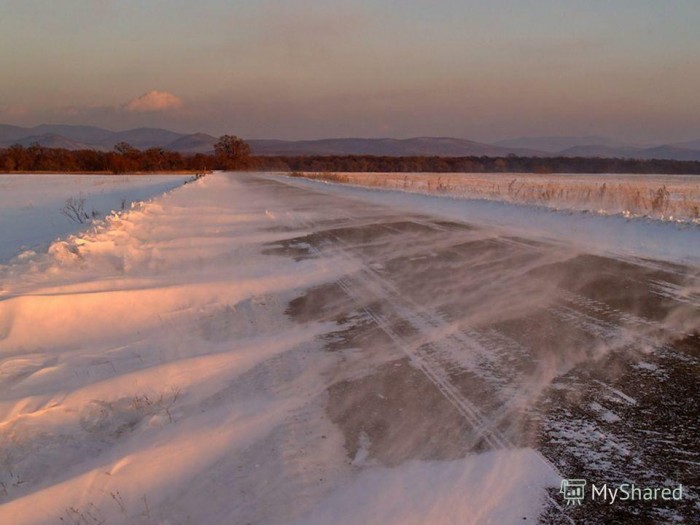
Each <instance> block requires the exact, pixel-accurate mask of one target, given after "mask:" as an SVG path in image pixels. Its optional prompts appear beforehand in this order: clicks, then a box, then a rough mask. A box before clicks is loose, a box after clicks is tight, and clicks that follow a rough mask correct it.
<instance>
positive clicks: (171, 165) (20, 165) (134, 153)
mask: <svg viewBox="0 0 700 525" xmlns="http://www.w3.org/2000/svg"><path fill="white" fill-rule="evenodd" d="M253 168H254V166H253V163H252V157H251V151H250V146H249V145H248V144H247V143H246V142H244V141H243V140H241V139H240V138H238V137H235V136H231V135H224V136H223V137H221V138H220V139H219V142H217V144H216V145H215V146H214V153H213V154H204V153H197V154H193V155H183V154H182V153H178V152H176V151H169V150H166V149H163V148H148V149H145V150H139V149H137V148H134V147H133V146H131V145H130V144H127V143H126V142H120V143H119V144H117V145H116V146H115V147H114V150H113V151H95V150H79V151H71V150H67V149H61V148H47V147H44V146H40V145H39V144H33V145H31V146H29V147H24V146H19V145H17V146H10V147H9V148H6V149H0V172H12V171H49V172H51V171H67V172H93V171H94V172H108V173H130V172H140V171H150V172H159V171H196V172H202V171H210V170H214V169H223V170H240V169H253Z"/></svg>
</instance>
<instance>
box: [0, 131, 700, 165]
mask: <svg viewBox="0 0 700 525" xmlns="http://www.w3.org/2000/svg"><path fill="white" fill-rule="evenodd" d="M215 169H223V170H261V171H317V172H363V171H374V172H437V173H460V172H476V173H492V172H513V173H517V172H520V173H660V174H700V162H696V161H677V160H659V159H653V160H635V159H601V158H584V157H575V158H570V157H552V158H540V157H517V156H514V155H510V156H508V157H377V156H370V155H347V156H294V157H255V156H253V155H252V154H251V149H250V146H249V145H248V144H246V143H245V142H244V141H243V140H241V139H240V138H238V137H235V136H231V135H224V136H223V137H221V138H220V140H219V142H217V144H216V145H215V146H214V152H213V153H211V154H204V153H197V154H189V155H186V154H182V153H178V152H174V151H168V150H165V149H163V148H149V149H146V150H139V149H136V148H134V147H132V146H130V145H129V144H126V143H120V144H117V145H116V146H115V148H114V150H113V151H106V152H104V151H94V150H80V151H69V150H66V149H55V148H46V147H43V146H39V145H38V144H34V145H32V146H29V147H26V148H25V147H23V146H11V147H9V148H7V149H0V172H13V171H49V172H50V171H57V172H106V173H130V172H143V171H145V172H159V171H166V172H167V171H194V172H204V171H210V170H215Z"/></svg>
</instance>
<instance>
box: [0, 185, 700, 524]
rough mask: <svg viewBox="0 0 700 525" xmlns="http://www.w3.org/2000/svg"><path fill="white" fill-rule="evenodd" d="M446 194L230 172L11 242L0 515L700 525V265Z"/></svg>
mask: <svg viewBox="0 0 700 525" xmlns="http://www.w3.org/2000/svg"><path fill="white" fill-rule="evenodd" d="M437 212H439V210H436V213H417V212H415V211H410V210H406V209H405V208H400V207H397V206H394V205H391V204H390V203H387V204H385V205H382V204H379V203H377V202H376V201H374V202H373V201H368V200H366V199H362V198H361V196H358V195H357V194H343V193H342V192H338V191H335V190H334V191H328V190H327V188H324V187H323V185H319V186H317V187H313V186H310V185H309V183H300V182H298V181H295V180H293V179H286V178H280V177H270V176H265V175H248V174H239V175H227V174H221V175H212V176H209V177H207V178H205V179H203V180H200V181H198V182H197V183H194V184H192V185H188V187H186V188H183V189H181V190H178V191H177V192H174V193H173V194H171V195H168V196H166V197H164V198H162V199H159V200H158V201H156V202H154V203H152V204H149V205H146V206H145V207H143V208H142V209H137V210H133V211H131V212H129V213H128V214H126V215H125V216H123V217H122V218H121V219H119V220H118V221H117V220H115V221H113V222H112V223H111V224H110V225H109V226H108V227H106V228H105V229H103V230H102V231H100V232H97V233H93V234H90V235H89V236H87V237H84V238H82V239H78V240H74V241H72V242H69V243H65V244H61V245H55V246H54V247H53V249H52V251H51V253H50V255H47V256H46V257H44V258H37V259H36V260H32V261H29V262H27V263H23V264H18V265H14V266H12V267H6V268H4V269H3V272H2V274H1V275H0V277H1V281H0V282H2V285H3V287H2V288H0V291H1V293H2V295H0V421H2V423H0V436H1V437H2V441H0V443H2V445H0V446H1V447H2V448H0V482H2V484H0V503H4V504H2V505H0V522H12V523H87V524H96V523H173V524H179V523H202V522H207V523H292V522H294V523H319V524H320V523H329V522H333V523H382V524H384V523H402V524H404V523H416V524H417V523H474V524H477V523H499V524H501V523H515V522H518V523H522V522H537V521H538V520H539V521H541V522H542V523H571V522H572V521H573V522H575V523H584V524H585V523H590V524H597V523H623V522H624V523H633V524H635V523H636V524H646V523H666V522H671V523H673V522H677V523H683V522H685V523H692V522H693V520H695V519H696V517H697V516H698V514H699V513H700V500H699V496H700V399H698V396H697V378H698V376H699V375H700V335H699V330H700V275H699V270H698V267H696V266H692V265H683V264H678V263H673V262H670V261H668V260H666V261H661V260H653V259H648V258H647V259H645V258H640V257H631V256H629V255H625V256H622V255H620V256H614V255H612V254H608V255H601V254H600V253H592V251H591V250H588V249H586V248H585V247H582V246H581V245H579V244H577V243H576V239H575V238H574V234H573V233H572V236H571V238H570V239H569V240H568V242H562V240H561V239H559V240H556V241H554V240H546V239H545V238H544V236H534V235H533V236H523V235H520V234H515V233H513V232H514V231H515V230H509V229H508V228H505V227H499V228H498V229H496V228H493V227H490V226H489V225H485V224H482V223H479V224H475V223H471V224H470V223H465V222H462V221H455V220H449V219H446V218H445V217H442V216H441V215H440V214H439V213H437ZM689 238H692V237H689ZM39 326H40V327H42V329H41V330H37V328H36V327H39ZM561 477H565V478H584V479H587V480H589V482H594V483H601V484H602V483H606V482H607V483H608V484H610V485H614V484H617V483H620V482H625V481H627V482H634V483H635V484H637V485H640V486H677V484H679V483H682V484H683V486H684V490H685V493H684V499H683V500H682V501H680V502H679V501H671V502H659V501H655V502H641V503H639V502H635V503H631V502H618V503H616V504H615V505H608V504H604V503H597V502H590V501H587V502H585V503H584V505H582V506H580V507H578V506H577V507H566V506H565V505H564V502H563V500H562V499H561V497H560V495H559V494H558V483H559V481H560V479H561ZM3 488H4V490H3Z"/></svg>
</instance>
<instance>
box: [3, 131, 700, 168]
mask: <svg viewBox="0 0 700 525" xmlns="http://www.w3.org/2000/svg"><path fill="white" fill-rule="evenodd" d="M217 141H218V138H217V137H213V136H211V135H207V134H206V133H192V134H186V133H177V132H174V131H170V130H167V129H159V128H138V129H132V130H128V131H109V130H107V129H103V128H98V127H95V126H70V125H62V124H51V125H49V124H43V125H41V126H35V127H33V128H23V127H20V126H11V125H6V124H0V148H5V147H9V146H11V145H13V144H20V145H22V146H29V145H31V144H35V143H36V144H40V145H42V146H46V147H50V148H65V149H69V150H80V149H94V150H99V151H109V150H111V149H113V148H114V146H115V145H116V144H118V143H119V142H127V143H129V144H131V145H132V146H134V147H135V148H139V149H146V148H152V147H159V148H164V149H168V150H172V151H178V152H181V153H210V152H212V151H213V150H214V144H216V142H217ZM248 143H249V144H250V146H251V148H252V149H253V152H254V153H255V154H256V155H266V156H281V155H288V156H294V155H381V156H392V157H399V156H447V157H466V156H472V155H474V156H483V155H485V156H489V157H502V156H507V155H518V156H531V157H552V156H563V157H619V158H636V159H672V160H697V161H700V140H695V141H689V142H683V143H678V144H667V145H661V146H653V147H648V146H643V145H638V144H630V143H625V142H621V141H617V140H614V139H610V138H607V137H600V136H583V137H558V136H556V137H520V138H515V139H509V140H501V141H498V142H495V143H493V144H486V143H482V142H474V141H471V140H466V139H457V138H450V137H416V138H410V139H390V138H379V139H362V138H341V139H321V140H260V139H258V140H248Z"/></svg>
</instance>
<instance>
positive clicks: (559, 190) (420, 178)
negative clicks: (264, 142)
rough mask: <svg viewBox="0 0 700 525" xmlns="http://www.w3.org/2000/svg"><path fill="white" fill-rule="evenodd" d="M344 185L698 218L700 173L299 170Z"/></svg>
mask: <svg viewBox="0 0 700 525" xmlns="http://www.w3.org/2000/svg"><path fill="white" fill-rule="evenodd" d="M291 176H292V177H305V178H309V179H315V180H325V181H329V182H337V183H341V184H357V185H361V186H369V187H380V188H388V189H399V190H404V191H409V192H416V193H428V194H448V195H454V196H458V197H465V198H472V199H486V200H498V201H507V202H516V203H522V204H533V205H538V206H546V207H550V208H556V209H573V210H581V211H593V212H601V213H608V214H622V215H625V216H628V217H632V216H644V217H653V218H656V219H664V220H676V221H686V222H696V223H700V177H697V178H695V179H694V178H693V177H692V176H676V175H672V176H666V175H664V176H661V175H659V176H655V175H548V174H507V173H488V174H476V173H442V174H437V173H410V174H406V173H299V172H295V173H292V174H291Z"/></svg>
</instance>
